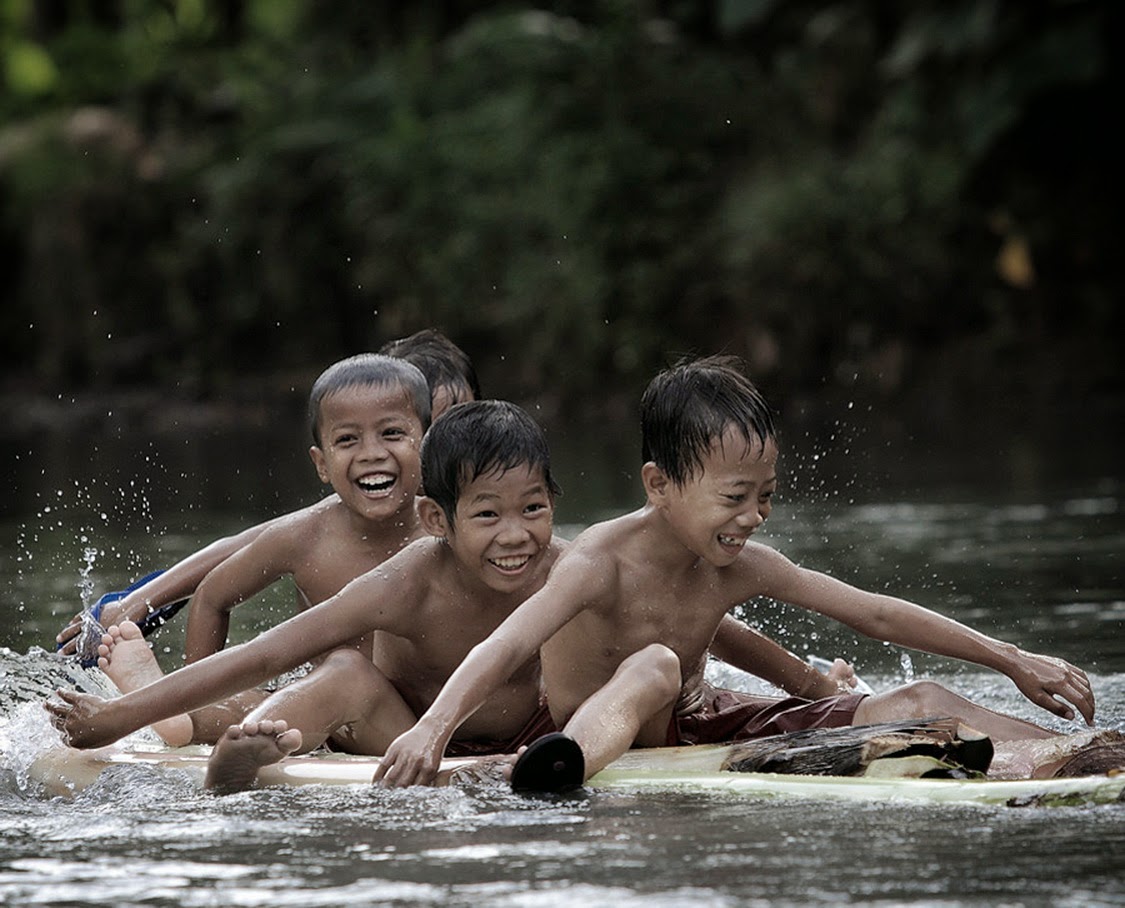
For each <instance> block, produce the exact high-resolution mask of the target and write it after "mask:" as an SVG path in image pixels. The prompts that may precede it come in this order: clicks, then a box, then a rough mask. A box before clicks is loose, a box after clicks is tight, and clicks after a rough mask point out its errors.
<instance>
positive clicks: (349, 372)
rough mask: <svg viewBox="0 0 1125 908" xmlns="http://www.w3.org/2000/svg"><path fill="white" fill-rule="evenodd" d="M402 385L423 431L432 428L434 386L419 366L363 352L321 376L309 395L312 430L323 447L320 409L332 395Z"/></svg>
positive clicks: (332, 367) (315, 440) (337, 363)
mask: <svg viewBox="0 0 1125 908" xmlns="http://www.w3.org/2000/svg"><path fill="white" fill-rule="evenodd" d="M366 385H374V386H376V387H382V386H384V385H401V386H402V389H403V390H404V391H405V392H406V394H407V396H408V397H409V398H410V401H411V403H413V405H414V412H415V413H416V414H418V419H419V420H420V421H421V423H422V431H423V432H425V431H426V429H428V428H429V427H430V386H429V384H427V382H426V377H425V376H424V375H423V374H422V372H421V370H419V369H418V367H417V366H414V365H411V364H410V363H408V362H407V361H406V360H403V359H395V358H393V357H390V356H383V355H381V354H379V353H359V354H356V355H355V356H349V357H348V358H347V359H342V360H340V361H339V362H335V363H333V364H332V365H331V366H329V367H328V368H327V369H325V370H324V371H323V372H321V373H320V376H319V377H318V378H317V380H316V381H315V382H314V383H313V386H312V391H311V392H309V428H310V429H311V430H312V437H313V441H314V442H315V443H316V445H317V447H319V446H320V408H321V405H322V404H323V403H324V399H325V398H326V397H328V396H329V395H332V394H335V393H336V392H338V391H343V390H344V389H346V388H355V387H363V386H366Z"/></svg>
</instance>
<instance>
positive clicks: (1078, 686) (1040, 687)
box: [1009, 650, 1094, 725]
mask: <svg viewBox="0 0 1125 908" xmlns="http://www.w3.org/2000/svg"><path fill="white" fill-rule="evenodd" d="M1009 677H1011V679H1012V680H1013V681H1014V682H1015V683H1016V687H1018V688H1019V689H1020V692H1021V693H1022V694H1023V695H1024V696H1025V697H1027V699H1029V700H1030V701H1031V702H1032V703H1034V704H1036V705H1037V706H1041V707H1043V709H1045V710H1047V711H1048V712H1052V713H1054V714H1055V715H1056V716H1062V717H1063V718H1064V719H1073V718H1074V709H1072V708H1071V706H1070V705H1069V704H1074V707H1076V708H1077V709H1078V712H1080V713H1081V714H1082V718H1084V719H1085V720H1086V724H1087V725H1093V724H1094V691H1093V689H1092V688H1091V687H1090V679H1089V678H1087V677H1086V673H1085V672H1084V671H1082V669H1080V668H1078V667H1077V666H1074V665H1071V664H1070V663H1069V662H1067V661H1066V660H1065V659H1056V658H1054V657H1053V656H1041V655H1039V654H1038V653H1027V652H1023V651H1022V650H1021V651H1019V654H1018V659H1017V663H1016V670H1015V671H1013V672H1012V673H1011V674H1010V675H1009Z"/></svg>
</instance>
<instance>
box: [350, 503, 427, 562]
mask: <svg viewBox="0 0 1125 908" xmlns="http://www.w3.org/2000/svg"><path fill="white" fill-rule="evenodd" d="M349 515H350V517H351V523H352V525H353V526H354V527H355V529H356V531H357V533H358V534H359V535H360V537H361V538H363V539H365V540H366V541H367V542H369V543H370V544H371V545H373V546H379V545H384V546H387V547H389V548H394V549H395V550H397V549H400V548H402V547H403V546H404V545H405V544H406V543H407V542H410V541H412V540H414V539H417V538H419V537H420V536H422V535H423V534H422V523H421V521H420V520H419V519H418V508H417V499H413V500H411V501H410V502H409V503H408V504H407V505H405V506H404V507H403V508H401V509H400V510H398V511H396V512H395V513H394V514H392V515H391V516H389V517H381V518H379V519H378V520H367V519H364V518H362V517H359V516H358V515H356V514H355V513H354V512H349Z"/></svg>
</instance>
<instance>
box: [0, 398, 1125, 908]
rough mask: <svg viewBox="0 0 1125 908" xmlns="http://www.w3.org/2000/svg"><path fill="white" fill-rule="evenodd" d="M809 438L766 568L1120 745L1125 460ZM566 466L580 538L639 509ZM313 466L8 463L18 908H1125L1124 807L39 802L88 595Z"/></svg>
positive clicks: (376, 794)
mask: <svg viewBox="0 0 1125 908" xmlns="http://www.w3.org/2000/svg"><path fill="white" fill-rule="evenodd" d="M794 422H795V426H794V427H791V428H790V429H789V430H788V434H787V437H786V445H787V447H786V454H785V458H786V460H785V465H784V466H785V469H786V483H787V485H786V486H785V487H784V489H783V494H782V495H781V496H780V498H781V500H780V501H779V504H778V507H776V508H775V511H774V516H773V517H772V518H771V520H770V524H769V532H768V534H766V536H765V537H764V538H765V541H767V542H769V543H770V544H774V545H777V546H778V547H779V548H781V549H782V550H783V551H785V552H786V553H787V554H789V555H790V556H791V557H794V558H795V559H797V560H799V561H801V562H802V563H805V564H808V565H810V566H815V567H819V568H821V569H824V570H827V571H829V572H831V573H834V574H836V575H838V576H841V577H843V578H845V579H848V580H850V581H853V582H856V583H858V584H860V585H864V586H868V587H870V588H873V589H879V590H884V589H885V590H887V591H891V592H895V593H897V594H901V595H904V596H906V597H908V598H913V599H915V600H916V601H919V602H922V603H923V604H925V605H928V606H931V607H933V608H936V609H938V610H940V611H942V612H944V613H946V614H949V615H951V616H953V617H956V618H958V619H959V620H962V621H965V622H967V623H969V624H972V625H973V626H975V627H978V628H979V629H981V630H983V631H985V632H987V633H990V634H993V635H996V636H999V637H1002V638H1004V639H1007V640H1010V641H1012V642H1014V643H1016V644H1018V645H1020V646H1023V647H1025V648H1028V649H1034V650H1037V651H1040V652H1050V653H1053V654H1057V655H1060V656H1063V657H1065V658H1068V659H1070V660H1072V661H1074V662H1077V663H1079V664H1080V665H1082V666H1083V667H1085V668H1087V669H1088V670H1089V671H1090V674H1091V676H1092V678H1093V680H1094V683H1095V689H1096V690H1097V692H1098V695H1099V725H1101V726H1104V727H1111V728H1118V729H1125V634H1123V633H1122V631H1123V620H1125V571H1123V569H1122V555H1123V553H1125V482H1123V479H1122V473H1121V468H1120V467H1119V466H1118V464H1119V458H1118V455H1119V454H1120V451H1118V450H1116V449H1115V448H1114V447H1113V445H1114V444H1115V443H1116V442H1115V440H1112V443H1111V442H1110V441H1108V440H1109V439H1113V436H1112V434H1106V433H1103V435H1100V436H1099V435H1098V433H1097V432H1094V433H1092V437H1093V439H1094V441H1098V440H1099V439H1100V440H1101V446H1100V447H1098V446H1097V445H1094V446H1092V447H1091V446H1090V445H1087V446H1086V447H1084V448H1083V449H1082V451H1081V452H1079V453H1078V454H1077V455H1074V454H1072V456H1070V457H1067V456H1066V455H1067V452H1066V450H1065V448H1064V447H1063V446H1062V445H1060V444H1059V438H1060V437H1065V433H1064V434H1063V436H1059V435H1058V434H1052V435H1050V436H1047V435H1044V434H1041V433H1038V432H1036V431H1031V430H1029V431H1027V432H1025V433H1023V434H1018V433H1017V434H1016V435H1012V434H1011V433H1005V434H1003V435H1002V436H1001V435H996V436H990V435H989V434H988V433H987V431H985V430H981V432H978V433H977V434H976V435H975V436H974V438H975V439H976V442H977V444H974V445H972V446H968V445H966V444H965V439H964V438H963V437H962V438H958V439H950V445H951V446H952V447H953V448H955V449H956V450H951V448H950V447H947V446H943V445H942V444H941V442H940V439H939V438H936V437H935V436H938V435H940V434H941V433H938V432H936V431H933V432H930V431H928V430H919V431H918V432H916V433H913V434H911V433H904V432H901V431H898V430H890V431H886V432H884V431H882V430H880V431H879V432H878V433H876V432H875V430H874V429H864V428H861V427H860V426H859V423H858V417H856V416H855V415H854V414H851V413H849V412H848V411H846V410H845V411H842V415H841V417H840V419H839V420H837V421H836V422H835V423H833V422H832V421H831V420H829V421H828V422H827V423H821V424H818V428H817V429H816V430H815V431H813V430H806V429H805V428H804V427H803V424H802V423H801V421H800V420H794ZM825 425H827V426H828V428H824V426H825ZM1064 428H1065V427H1064ZM103 429H104V427H103ZM982 433H983V434H982ZM578 434H579V433H575V436H577V435H578ZM1090 438H1091V433H1087V438H1086V440H1087V442H1089V441H1090ZM595 441H596V439H595ZM552 442H553V444H554V445H555V450H556V459H557V461H558V463H559V472H560V474H561V477H562V481H563V484H564V488H565V490H566V494H565V496H564V498H563V500H562V502H560V522H561V524H562V526H561V527H560V529H561V530H562V532H563V533H564V534H566V535H570V534H572V533H573V532H575V531H576V530H577V529H578V528H579V527H580V526H582V525H583V524H585V523H587V522H589V521H591V520H595V519H599V518H600V517H603V516H605V515H606V514H609V513H614V512H617V511H620V510H622V509H624V508H626V507H629V506H631V505H632V504H634V503H635V502H636V501H637V498H636V494H635V491H634V488H633V484H635V482H636V478H635V475H633V472H632V471H633V454H632V448H631V446H630V445H629V443H628V442H620V443H615V444H608V443H607V444H606V445H605V446H603V447H604V448H605V452H604V455H603V454H599V453H598V452H600V451H602V448H599V447H597V446H596V445H595V444H594V443H593V442H592V441H591V436H589V435H583V436H582V437H572V436H569V435H563V436H562V437H555V438H552ZM306 447H307V442H306V441H305V440H304V438H303V436H299V435H297V434H295V433H289V432H288V431H285V432H281V431H276V432H274V431H270V430H267V429H265V428H260V427H259V428H255V429H254V430H253V431H250V430H246V431H243V432H232V431H229V430H224V431H217V430H213V429H206V430H203V429H200V430H198V431H192V432H190V433H187V434H186V435H185V434H182V433H181V434H180V435H175V434H174V433H173V434H169V433H157V434H154V435H147V436H146V435H143V434H141V433H138V432H136V431H132V432H124V431H122V432H117V433H116V434H115V433H114V432H112V431H99V432H91V433H88V434H86V435H80V436H71V437H68V438H66V439H61V438H60V437H57V436H49V437H47V436H43V437H36V438H34V439H30V440H29V439H23V440H19V441H5V442H0V448H2V449H3V451H4V454H5V459H6V460H7V461H8V462H9V463H10V464H11V465H12V471H13V474H14V477H15V480H14V487H13V490H12V494H11V496H10V497H9V498H8V500H7V504H6V506H5V510H4V512H3V519H2V521H0V535H2V538H3V542H4V544H3V548H2V551H0V606H2V608H3V611H4V614H5V616H6V617H7V621H6V622H5V624H4V626H3V627H2V628H0V646H4V647H6V648H7V652H5V653H3V655H2V659H0V675H2V677H0V681H2V682H3V689H4V690H5V691H6V692H8V693H7V696H6V699H3V700H0V702H2V703H4V704H5V705H4V707H3V711H2V712H0V899H2V901H3V903H4V904H5V905H34V904H52V905H76V906H78V905H104V906H132V905H137V906H140V905H145V906H171V905H185V906H195V905H199V906H210V905H245V906H256V905H263V906H266V905H268V906H278V905H282V906H284V905H299V906H302V908H304V906H321V905H323V906H335V905H402V906H413V905H427V906H429V905H455V906H460V905H465V906H469V905H473V906H478V905H500V906H553V905H573V904H586V905H615V906H624V905H631V904H644V905H646V906H650V905H655V906H666V905H700V904H704V905H720V906H722V905H759V904H760V905H835V904H841V903H845V902H850V903H852V904H860V905H895V904H928V905H941V906H986V905H987V906H992V905H1011V906H1048V905H1052V906H1053V905H1073V906H1076V908H1078V906H1083V908H1084V906H1091V905H1122V904H1125V883H1123V878H1125V806H1120V805H1114V806H1102V807H1090V806H1078V807H1064V808H1036V807H1029V808H1009V807H979V806H974V807H967V806H949V805H944V806H918V805H906V804H899V803H873V804H854V803H844V802H832V801H812V800H786V799H772V798H761V797H748V796H738V795H732V794H729V793H707V792H691V791H682V790H681V791H673V790H669V791H662V792H654V791H652V790H643V791H642V790H639V789H638V790H637V791H635V792H629V791H627V790H626V791H620V790H614V791H612V792H611V791H608V790H607V791H592V792H589V793H588V794H587V795H585V796H583V797H580V798H576V799H570V800H565V801H558V802H549V801H540V800H534V799H523V798H517V797H515V796H512V795H510V794H506V793H503V792H497V791H493V790H483V789H481V790H443V791H438V790H412V791H407V792H401V791H382V790H377V789H369V788H366V787H356V788H351V787H347V788H310V789H304V790H263V791H255V792H249V793H245V794H241V795H236V796H232V797H227V798H216V797H211V796H208V795H204V794H201V793H199V792H198V791H196V790H195V789H194V788H193V787H192V786H191V785H190V784H189V783H188V782H186V781H185V780H183V779H180V778H178V777H175V776H174V775H167V774H166V775H161V774H158V773H156V772H155V771H153V770H145V769H140V768H131V769H127V770H126V769H122V770H121V771H115V772H114V773H107V774H105V775H104V776H103V777H102V779H101V780H100V781H99V782H98V783H97V784H96V785H95V786H94V787H93V788H91V789H89V790H87V791H86V792H84V793H83V794H81V795H80V796H78V797H77V798H76V799H75V800H73V801H62V800H56V799H50V798H48V797H46V796H45V795H43V794H42V793H41V792H39V791H37V790H36V789H35V788H34V786H32V785H29V784H28V783H27V781H26V778H25V776H24V770H25V769H26V766H27V765H28V764H29V762H30V759H31V758H32V757H33V756H34V754H35V753H36V752H38V751H41V750H42V749H43V748H45V747H46V746H47V745H48V743H49V741H50V739H51V735H52V734H53V732H51V730H50V729H49V727H48V726H47V725H46V722H45V719H44V717H43V714H41V711H40V710H39V709H38V706H37V705H35V704H34V703H33V702H30V701H31V700H33V699H34V696H33V695H34V691H35V690H37V687H36V685H37V684H41V683H42V684H47V683H48V682H49V679H48V678H46V677H45V676H44V675H43V672H42V666H43V665H44V661H45V657H43V656H42V655H41V654H39V653H38V652H36V651H35V648H36V647H40V646H41V647H47V648H49V646H50V641H51V639H52V638H53V636H54V634H55V632H56V631H57V629H58V627H59V626H60V625H61V624H62V623H63V622H64V621H65V620H66V619H67V618H68V617H69V615H70V614H72V613H73V612H74V611H75V610H76V609H77V607H78V606H79V605H80V603H81V601H82V599H83V597H86V598H93V597H96V596H97V595H98V594H100V593H101V592H104V591H105V590H106V589H112V588H118V587H120V586H121V585H122V584H124V583H126V582H127V581H128V580H130V579H132V578H133V577H135V576H137V575H139V574H140V573H143V572H144V571H146V570H148V569H150V568H151V567H154V566H164V565H167V564H169V563H171V562H172V561H174V560H175V559H176V558H178V557H180V556H181V555H184V554H187V553H189V552H191V551H194V549H195V548H196V547H198V546H199V545H200V544H201V543H204V542H207V541H210V540H211V539H213V538H215V537H217V536H219V535H222V534H224V533H226V532H230V531H232V530H235V529H239V528H241V527H242V526H245V525H247V524H248V523H250V522H254V521H257V520H259V519H261V518H263V517H265V516H268V515H270V514H272V513H274V512H276V511H280V510H283V509H289V508H292V507H294V506H296V505H297V504H300V503H303V502H307V501H310V500H312V499H313V498H314V497H315V496H316V494H318V492H317V490H316V488H315V485H314V484H313V483H312V475H313V474H312V470H311V468H310V467H309V466H308V465H307V460H305V459H304V456H305V455H304V454H303V451H304V449H305V448H306ZM1095 448H1096V449H1095ZM623 452H624V453H623ZM289 606H290V593H289V591H287V590H285V589H279V590H276V591H272V592H271V593H270V594H268V595H266V596H263V597H262V598H261V599H260V601H255V602H254V603H250V604H248V605H247V606H244V607H242V608H240V609H239V611H238V612H236V613H235V624H236V625H237V627H236V631H235V636H236V638H240V639H244V638H245V637H246V636H249V635H251V634H252V633H254V632H255V630H256V629H258V628H259V627H261V626H264V625H266V624H268V623H270V622H272V621H276V620H279V619H280V618H282V617H284V616H286V615H287V614H289ZM746 614H747V615H748V617H750V618H751V619H752V620H754V621H755V622H757V623H759V625H760V626H762V627H763V629H765V630H767V631H768V632H770V633H773V634H774V635H775V636H777V637H778V638H779V639H780V640H782V642H784V643H786V644H787V645H788V646H790V647H791V648H793V649H794V650H796V651H798V652H800V653H806V652H809V653H818V654H820V655H823V656H829V657H831V656H835V655H843V656H845V657H847V658H850V659H852V660H853V661H854V662H855V663H856V666H857V668H858V670H859V671H860V673H861V674H862V675H863V677H864V678H865V679H866V680H868V681H869V682H870V683H871V684H872V685H873V686H874V687H876V689H886V688H887V687H890V686H892V685H894V684H897V683H901V682H902V681H903V680H906V679H908V678H911V677H917V678H923V677H924V678H933V679H937V680H940V681H942V682H944V683H946V684H948V685H949V686H951V687H953V688H955V689H957V690H958V691H959V692H961V693H964V694H966V695H968V696H971V697H974V698H976V699H978V700H980V701H982V702H984V703H986V704H987V705H990V706H993V707H997V708H1001V709H1005V710H1007V711H1010V712H1014V713H1017V714H1019V715H1021V716H1025V717H1027V718H1034V719H1036V720H1038V721H1041V722H1043V723H1045V724H1049V725H1051V726H1052V727H1056V728H1063V727H1065V724H1064V723H1062V722H1061V721H1060V720H1056V719H1054V718H1053V717H1051V716H1049V715H1047V714H1045V713H1043V712H1042V711H1040V710H1037V709H1036V708H1035V707H1034V706H1032V705H1031V704H1029V703H1027V702H1026V701H1025V700H1023V698H1022V697H1021V696H1020V695H1019V693H1018V692H1017V691H1016V690H1015V688H1014V686H1013V685H1012V684H1011V683H1010V682H1009V681H1008V680H1007V679H1006V678H1003V677H1001V676H997V675H995V674H993V673H990V672H986V671H982V670H978V669H976V668H975V667H971V666H965V665H961V664H959V663H956V662H952V661H950V660H945V659H940V658H937V657H932V656H927V655H925V654H920V653H912V652H910V653H908V652H906V651H903V650H901V649H899V648H897V647H890V646H884V645H882V644H879V643H875V642H872V641H868V640H865V639H862V638H857V637H856V636H855V635H854V634H852V633H851V632H850V631H846V630H843V629H839V628H835V627H833V626H831V625H830V623H828V622H825V621H823V620H821V619H819V618H816V617H810V616H806V615H804V614H803V613H799V612H798V611H796V610H794V609H791V608H788V607H785V606H780V605H777V604H772V603H752V604H750V605H749V606H748V607H747V609H746ZM181 633H182V623H181V622H177V626H174V627H171V628H168V629H166V630H165V631H163V632H162V636H160V637H158V638H157V652H158V655H159V657H160V659H161V661H162V662H163V663H164V664H165V666H166V667H173V666H174V665H175V660H176V654H177V653H178V647H179V640H180V637H179V636H178V635H179V634H181ZM47 661H49V660H47ZM716 676H717V677H719V678H721V679H727V680H729V681H730V683H732V684H747V685H750V686H753V683H752V682H750V681H747V680H746V679H743V678H737V677H733V678H732V677H731V676H728V675H723V674H721V673H717V675H716ZM91 683H94V682H91ZM21 690H22V691H24V693H21V694H19V695H17V693H13V692H14V691H15V692H18V691H21ZM27 691H31V692H32V693H31V694H28V693H26V692H27Z"/></svg>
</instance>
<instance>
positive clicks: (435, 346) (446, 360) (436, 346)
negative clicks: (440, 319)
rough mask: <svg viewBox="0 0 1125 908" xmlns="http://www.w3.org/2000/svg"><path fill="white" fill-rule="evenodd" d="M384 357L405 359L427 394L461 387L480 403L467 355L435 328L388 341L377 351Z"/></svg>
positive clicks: (474, 373)
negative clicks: (415, 370) (416, 370)
mask: <svg viewBox="0 0 1125 908" xmlns="http://www.w3.org/2000/svg"><path fill="white" fill-rule="evenodd" d="M379 352H380V353H383V354H385V355H386V356H393V357H396V358H397V359H404V360H406V361H407V362H408V363H413V364H414V365H415V366H417V367H418V368H419V369H421V370H422V374H423V375H425V376H426V381H427V382H428V383H429V385H430V393H431V395H432V394H433V392H434V391H436V390H437V389H438V388H443V387H449V386H451V385H462V386H464V387H466V388H468V389H469V391H471V392H472V395H473V400H480V398H481V391H480V382H479V381H478V380H477V373H476V369H474V368H473V361H472V360H471V359H469V355H468V354H467V353H466V352H465V351H464V350H462V349H461V348H460V347H458V346H457V345H456V344H455V343H453V341H451V340H450V339H449V338H448V337H446V336H445V335H444V334H442V333H441V332H440V331H438V330H437V329H436V328H423V329H422V330H421V331H416V332H415V333H414V334H411V335H409V336H408V337H400V338H398V339H397V340H393V341H388V342H387V343H385V344H383V346H382V347H380V348H379Z"/></svg>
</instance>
